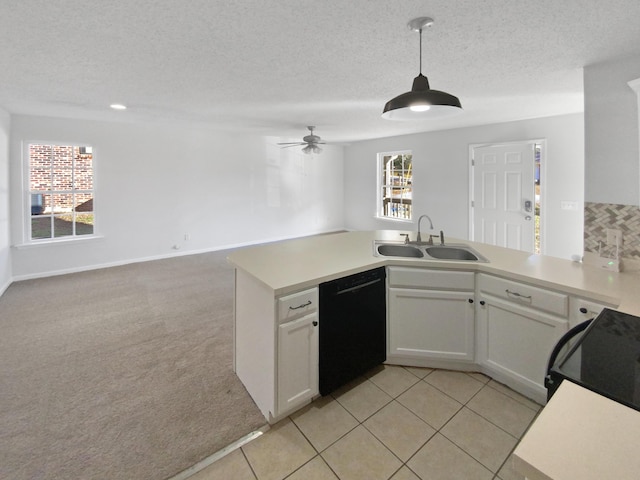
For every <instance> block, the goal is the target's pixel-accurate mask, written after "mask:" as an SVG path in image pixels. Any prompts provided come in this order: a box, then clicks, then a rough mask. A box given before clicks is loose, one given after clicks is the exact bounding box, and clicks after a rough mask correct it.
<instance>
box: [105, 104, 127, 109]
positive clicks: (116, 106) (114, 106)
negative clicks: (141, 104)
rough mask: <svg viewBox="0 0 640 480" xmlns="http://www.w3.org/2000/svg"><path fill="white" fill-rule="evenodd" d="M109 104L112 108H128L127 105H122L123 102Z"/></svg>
mask: <svg viewBox="0 0 640 480" xmlns="http://www.w3.org/2000/svg"><path fill="white" fill-rule="evenodd" d="M109 106H110V107H111V108H113V109H114V110H126V109H127V106H126V105H122V104H121V103H112V104H111V105H109Z"/></svg>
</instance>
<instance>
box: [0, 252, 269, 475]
mask: <svg viewBox="0 0 640 480" xmlns="http://www.w3.org/2000/svg"><path fill="white" fill-rule="evenodd" d="M227 254H228V252H214V253H207V254H201V255H192V256H184V257H177V258H173V259H168V260H158V261H153V262H144V263H137V264H131V265H126V266H122V267H114V268H108V269H101V270H94V271H90V272H83V273H75V274H71V275H64V276H58V277H50V278H45V279H37V280H28V281H23V282H16V283H14V284H13V285H11V286H10V287H9V289H8V290H7V291H6V292H5V294H4V295H3V296H2V298H0V478H3V479H4V478H6V479H14V480H21V479H80V478H82V479H110V480H114V479H127V480H130V479H136V480H145V479H153V480H161V479H166V478H169V477H171V476H173V475H175V474H177V473H178V472H180V471H182V470H184V469H186V468H188V467H189V466H191V465H193V464H194V463H196V462H198V461H200V460H202V459H203V458H205V457H207V456H208V455H211V454H213V453H215V452H216V451H218V450H220V449H221V448H223V447H225V446H226V445H228V444H230V443H232V442H233V441H235V440H237V439H238V438H240V437H242V436H243V435H245V434H247V433H249V432H251V431H254V430H256V429H258V428H260V427H261V426H263V425H264V424H265V423H266V422H265V420H264V418H263V417H262V415H261V414H260V412H259V410H258V409H257V407H256V406H255V404H254V403H253V400H252V399H251V398H250V397H249V395H248V394H247V392H246V390H245V389H244V387H243V385H242V384H241V383H240V381H239V379H238V378H237V377H236V375H235V374H234V373H233V371H232V331H233V324H232V322H233V319H232V311H233V310H232V309H233V304H232V302H233V300H232V299H233V269H232V268H231V267H230V266H229V265H228V264H227V263H226V261H225V257H226V255H227Z"/></svg>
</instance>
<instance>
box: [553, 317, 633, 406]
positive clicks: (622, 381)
mask: <svg viewBox="0 0 640 480" xmlns="http://www.w3.org/2000/svg"><path fill="white" fill-rule="evenodd" d="M566 340H569V339H566ZM566 340H565V341H566ZM561 342H562V340H561ZM562 380H570V381H571V382H574V383H577V384H578V385H581V386H583V387H585V388H588V389H589V390H592V391H594V392H597V393H599V394H601V395H604V396H606V397H608V398H610V399H612V400H615V401H617V402H619V403H622V404H624V405H627V406H628V407H631V408H634V409H636V410H640V317H636V316H634V315H629V314H627V313H622V312H618V311H615V310H611V309H608V308H605V309H604V310H603V311H602V312H601V313H600V314H599V315H598V316H597V317H596V318H594V319H593V320H592V321H591V323H590V324H589V326H588V327H587V328H586V329H585V330H584V333H583V334H582V335H581V336H580V337H579V338H578V339H577V340H576V342H575V343H574V345H573V346H572V347H571V348H570V349H569V350H568V351H567V353H566V354H565V355H563V356H560V357H558V359H557V360H556V361H555V362H553V364H552V365H551V366H550V368H549V371H548V375H547V381H546V382H545V383H546V385H547V389H548V398H551V396H552V395H553V393H554V392H555V390H556V389H557V388H558V386H559V385H560V382H561V381H562Z"/></svg>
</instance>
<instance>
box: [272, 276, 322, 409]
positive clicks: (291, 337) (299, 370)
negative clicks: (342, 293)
mask: <svg viewBox="0 0 640 480" xmlns="http://www.w3.org/2000/svg"><path fill="white" fill-rule="evenodd" d="M290 297H291V296H289V298H287V299H285V300H284V301H283V299H280V301H279V318H280V319H282V318H283V317H284V318H286V319H287V320H288V321H285V322H283V323H280V324H279V325H278V363H277V372H278V374H277V375H278V381H277V393H276V397H277V409H276V413H275V415H274V416H281V415H282V414H283V413H285V412H289V411H292V410H293V409H295V408H296V407H298V406H300V405H303V404H304V403H307V402H309V401H310V400H311V399H313V397H315V396H316V395H318V312H317V303H318V302H317V298H318V294H317V289H315V288H314V289H312V290H307V291H305V292H301V293H297V294H295V295H294V298H293V299H291V298H290ZM291 300H293V301H291ZM283 304H284V305H283ZM292 304H295V305H296V306H293V305H292ZM309 310H313V311H312V313H308V314H307V315H304V313H306V312H308V311H309ZM298 312H300V313H298ZM291 318H294V319H293V320H291ZM281 321H282V320H281Z"/></svg>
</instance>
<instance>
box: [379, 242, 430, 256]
mask: <svg viewBox="0 0 640 480" xmlns="http://www.w3.org/2000/svg"><path fill="white" fill-rule="evenodd" d="M376 250H377V252H378V253H379V254H380V255H384V256H385V257H412V258H422V257H424V253H422V250H420V249H418V248H416V247H412V246H411V245H389V244H383V245H378V246H377V249H376Z"/></svg>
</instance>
